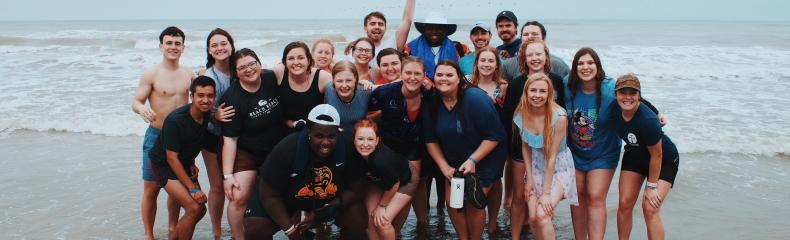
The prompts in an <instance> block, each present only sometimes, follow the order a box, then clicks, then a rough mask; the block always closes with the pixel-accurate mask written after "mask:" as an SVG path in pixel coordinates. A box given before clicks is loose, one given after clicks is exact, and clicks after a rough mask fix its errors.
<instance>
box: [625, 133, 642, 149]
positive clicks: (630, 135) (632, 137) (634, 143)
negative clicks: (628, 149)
mask: <svg viewBox="0 0 790 240" xmlns="http://www.w3.org/2000/svg"><path fill="white" fill-rule="evenodd" d="M627 138H628V145H631V146H635V147H638V146H639V144H638V143H637V141H636V135H634V134H633V133H628V137H627Z"/></svg>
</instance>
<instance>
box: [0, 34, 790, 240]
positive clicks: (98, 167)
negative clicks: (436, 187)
mask: <svg viewBox="0 0 790 240" xmlns="http://www.w3.org/2000/svg"><path fill="white" fill-rule="evenodd" d="M396 22H397V20H391V23H390V24H391V25H390V30H394V28H395V26H394V24H396ZM473 22H474V21H472V20H459V21H458V23H459V27H458V29H459V30H458V32H457V33H456V34H454V35H453V36H451V38H452V39H454V40H458V41H461V42H464V43H467V44H468V43H469V39H468V35H467V33H468V31H469V29H470V26H471V24H472V23H473ZM544 23H545V25H546V28H547V30H548V34H547V35H548V38H547V41H548V43H549V45H550V48H551V52H552V53H553V54H555V55H557V56H559V57H560V58H562V59H563V60H565V61H566V62H570V60H571V58H572V57H573V54H574V53H575V51H576V50H577V49H579V48H580V47H584V46H591V47H593V48H595V49H596V51H598V53H599V54H600V55H601V58H602V63H603V66H604V69H605V71H606V72H607V74H608V75H610V76H613V77H616V76H617V75H619V74H623V73H627V72H634V73H636V74H638V75H639V76H640V79H641V80H642V86H643V96H644V97H645V98H647V99H649V100H650V101H651V102H652V103H653V104H654V105H656V106H657V107H658V108H659V109H660V110H661V112H662V113H663V114H664V115H665V116H666V117H667V119H668V121H669V124H668V125H667V126H666V127H665V128H664V130H665V132H666V133H667V134H668V135H669V136H670V137H671V138H672V139H673V141H674V142H675V143H676V145H677V146H678V148H679V150H680V152H681V167H680V168H681V170H680V172H679V177H678V182H677V185H676V186H675V188H674V189H673V191H672V192H671V194H670V197H669V199H668V200H667V202H668V204H667V205H665V210H664V212H662V213H663V215H664V221H665V223H666V224H667V229H668V236H669V237H671V239H698V238H703V239H740V238H756V239H786V238H787V237H790V231H788V230H787V229H789V228H787V226H788V225H787V224H786V223H787V222H788V221H790V207H787V206H788V205H787V204H786V202H787V200H790V195H789V194H790V187H788V186H787V183H788V182H790V176H788V169H790V130H788V129H789V127H790V124H789V123H788V119H790V107H788V106H790V98H788V96H790V95H788V94H787V92H788V91H790V23H787V22H679V21H678V22H673V21H664V22H638V21H628V22H625V21H581V20H574V21H545V22H544ZM170 25H175V26H179V27H181V28H182V29H183V30H184V31H185V32H186V34H187V38H186V40H187V41H186V49H185V52H184V54H183V55H182V58H181V63H182V64H183V65H184V66H187V67H190V68H199V67H201V66H202V65H204V64H205V59H206V49H205V41H206V39H205V38H206V35H207V34H208V32H209V31H211V30H212V29H213V28H215V27H222V28H225V29H226V30H228V31H230V32H231V34H232V35H233V36H234V38H235V40H236V48H237V49H240V48H243V47H247V48H251V49H253V50H255V51H256V52H257V53H258V55H259V56H260V57H261V58H262V59H261V60H262V62H263V64H264V67H271V66H273V65H274V64H276V63H277V62H279V59H280V57H281V54H282V49H283V47H284V46H285V45H286V44H287V43H288V42H291V41H297V40H300V41H304V42H306V43H307V44H308V45H311V44H312V42H313V41H314V40H315V39H317V38H319V37H327V38H330V39H332V40H333V41H335V43H336V48H337V49H338V50H337V52H340V51H342V49H343V48H345V46H346V44H347V43H348V42H349V41H352V40H354V39H356V38H357V37H361V36H362V35H363V33H362V32H361V23H360V22H359V21H358V20H322V21H317V20H316V21H306V20H297V21H293V20H243V21H242V20H238V21H222V20H215V21H209V20H204V21H71V22H68V21H67V22H0V55H2V56H3V57H2V58H0V76H3V77H2V79H0V83H2V84H0V93H1V94H0V103H2V104H0V149H2V152H3V153H6V154H3V157H0V166H3V167H5V168H6V169H10V170H9V173H7V174H2V175H0V190H3V191H0V232H2V235H0V237H1V238H13V239H17V238H30V239H49V238H61V239H64V238H65V239H84V238H112V239H127V238H139V237H141V236H142V227H141V223H140V221H139V215H138V214H139V213H138V209H137V208H138V207H139V193H140V191H141V189H139V187H138V186H139V185H140V184H139V180H138V179H139V171H140V170H139V164H140V163H139V161H140V160H139V159H140V158H139V155H140V153H139V145H140V141H139V139H140V138H141V137H140V136H142V134H143V133H144V131H145V127H146V124H145V123H144V122H143V121H142V120H141V119H140V118H139V117H138V116H137V115H135V114H134V113H133V112H132V111H131V109H130V105H131V101H132V96H133V94H134V90H135V89H136V87H137V85H138V81H139V78H140V76H141V74H142V72H143V71H144V70H145V69H146V68H148V67H150V66H152V65H154V64H157V63H158V62H159V61H160V60H161V53H160V52H159V50H158V40H157V37H158V34H159V32H160V31H161V30H162V29H164V28H165V27H167V26H170ZM388 34H390V35H391V34H392V31H390V33H388ZM417 34H418V33H417V31H416V30H415V29H414V28H412V31H411V35H410V36H409V39H412V38H414V37H416V36H417ZM499 43H500V42H499V40H498V39H497V38H496V37H494V39H493V40H492V44H493V45H498V44H499ZM75 139H78V140H79V141H78V140H75ZM23 141H28V142H23ZM57 143H62V144H57ZM50 145H51V146H50ZM42 146H45V147H43V150H42ZM198 162H200V163H202V161H198ZM31 169H32V171H33V172H35V173H36V174H34V175H35V177H31V176H30V175H28V174H23V173H25V172H30V171H31ZM78 173H79V174H78ZM46 176H55V178H47V177H46ZM96 179H99V180H98V181H97V180H96ZM203 181H204V182H206V180H203ZM23 182H24V183H27V184H29V185H30V186H33V187H32V188H30V187H24V186H23V185H21V184H22V183H23ZM616 184H617V180H616V179H615V181H614V182H613V184H612V188H611V189H610V196H609V199H608V204H607V206H608V207H609V209H610V211H609V224H608V227H607V239H610V238H615V235H616V228H615V226H616V225H615V221H614V218H613V217H614V215H615V214H616V207H617V198H616V196H617V195H616V186H617V185H616ZM58 185H60V186H58ZM204 185H205V184H204ZM82 186H91V187H95V188H98V190H96V189H92V188H87V190H85V188H83V187H82ZM119 187H120V188H123V189H129V190H125V191H119V190H117V189H118V188H119ZM41 189H44V190H45V191H51V193H48V194H47V193H42V190H41ZM81 191H84V194H83V193H81ZM109 193H111V194H109ZM53 194H54V195H55V196H57V199H51V198H47V196H48V195H53ZM163 195H165V194H163ZM117 199H121V200H120V201H117ZM161 199H163V198H160V200H161ZM28 203H33V204H31V205H29V204H28ZM64 207H65V208H64ZM163 209H164V205H163V204H160V211H159V216H164V210H163ZM108 211H110V212H111V213H109V214H108V213H107V212H108ZM634 212H635V215H636V216H635V217H634V235H633V236H635V237H636V236H644V235H643V233H644V229H643V228H644V225H643V223H640V221H641V213H640V211H639V210H638V208H637V209H635V211H634ZM52 216H61V217H62V218H63V219H62V220H53V218H51V217H52ZM433 216H434V217H432V221H436V223H437V224H432V227H435V228H438V229H433V228H432V229H430V230H429V232H434V233H444V235H441V234H440V235H439V236H438V237H439V238H443V237H440V236H452V234H451V233H452V227H451V225H450V222H449V220H448V219H446V218H444V217H442V216H438V215H433ZM557 216H558V217H557V219H556V223H557V226H558V232H559V236H560V238H572V232H571V230H570V229H571V228H570V218H569V213H568V210H567V208H566V207H559V208H558V213H557ZM58 219H60V218H58ZM500 219H501V220H502V221H503V223H500V227H501V228H503V231H507V229H506V225H505V223H504V222H506V221H505V219H506V217H505V216H500ZM41 222H45V223H41ZM164 222H165V217H160V218H159V221H158V222H157V229H158V232H157V233H158V234H159V233H162V230H163V229H165V230H164V231H166V227H163V226H164V225H163V224H164ZM207 222H208V219H204V220H203V222H201V225H199V228H198V231H197V233H196V234H197V235H196V236H198V237H200V236H202V237H203V238H207V237H209V236H210V230H209V227H208V224H207ZM410 224H413V222H411V223H410ZM639 224H642V225H639ZM409 226H411V225H407V228H408V227H409ZM640 227H641V228H642V229H641V230H640V229H639V228H640ZM725 230H730V231H725ZM404 231H409V230H404ZM730 232H732V233H730ZM409 234H412V235H408V234H407V235H406V236H418V233H409ZM638 234H642V235H638ZM160 235H161V234H160ZM419 236H422V235H419ZM430 236H432V237H430V238H436V237H437V236H433V235H430Z"/></svg>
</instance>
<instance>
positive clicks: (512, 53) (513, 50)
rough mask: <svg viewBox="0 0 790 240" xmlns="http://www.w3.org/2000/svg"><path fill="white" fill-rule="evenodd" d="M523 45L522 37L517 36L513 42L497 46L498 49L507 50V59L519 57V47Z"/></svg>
mask: <svg viewBox="0 0 790 240" xmlns="http://www.w3.org/2000/svg"><path fill="white" fill-rule="evenodd" d="M519 47H521V38H517V39H516V40H515V41H513V43H511V44H507V43H504V44H502V45H499V46H497V47H496V50H505V51H507V54H508V57H507V59H510V58H514V57H518V48H519Z"/></svg>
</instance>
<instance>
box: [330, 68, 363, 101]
mask: <svg viewBox="0 0 790 240" xmlns="http://www.w3.org/2000/svg"><path fill="white" fill-rule="evenodd" d="M332 86H334V87H335V91H336V92H337V95H338V96H340V97H341V98H347V97H352V96H354V91H355V90H356V86H357V79H356V78H354V73H352V72H351V71H342V72H338V73H337V74H335V76H334V79H332Z"/></svg>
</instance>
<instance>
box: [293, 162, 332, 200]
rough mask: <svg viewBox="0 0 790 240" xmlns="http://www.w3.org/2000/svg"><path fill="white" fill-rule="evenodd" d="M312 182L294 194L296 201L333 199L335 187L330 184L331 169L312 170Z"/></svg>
mask: <svg viewBox="0 0 790 240" xmlns="http://www.w3.org/2000/svg"><path fill="white" fill-rule="evenodd" d="M313 172H314V173H313V175H314V176H315V177H314V178H313V182H309V183H307V185H305V186H304V187H302V188H301V189H299V191H298V192H296V196H294V197H295V198H296V199H327V198H333V197H335V194H336V193H337V185H335V184H334V183H333V182H332V169H329V167H327V166H323V167H319V168H313Z"/></svg>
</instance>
